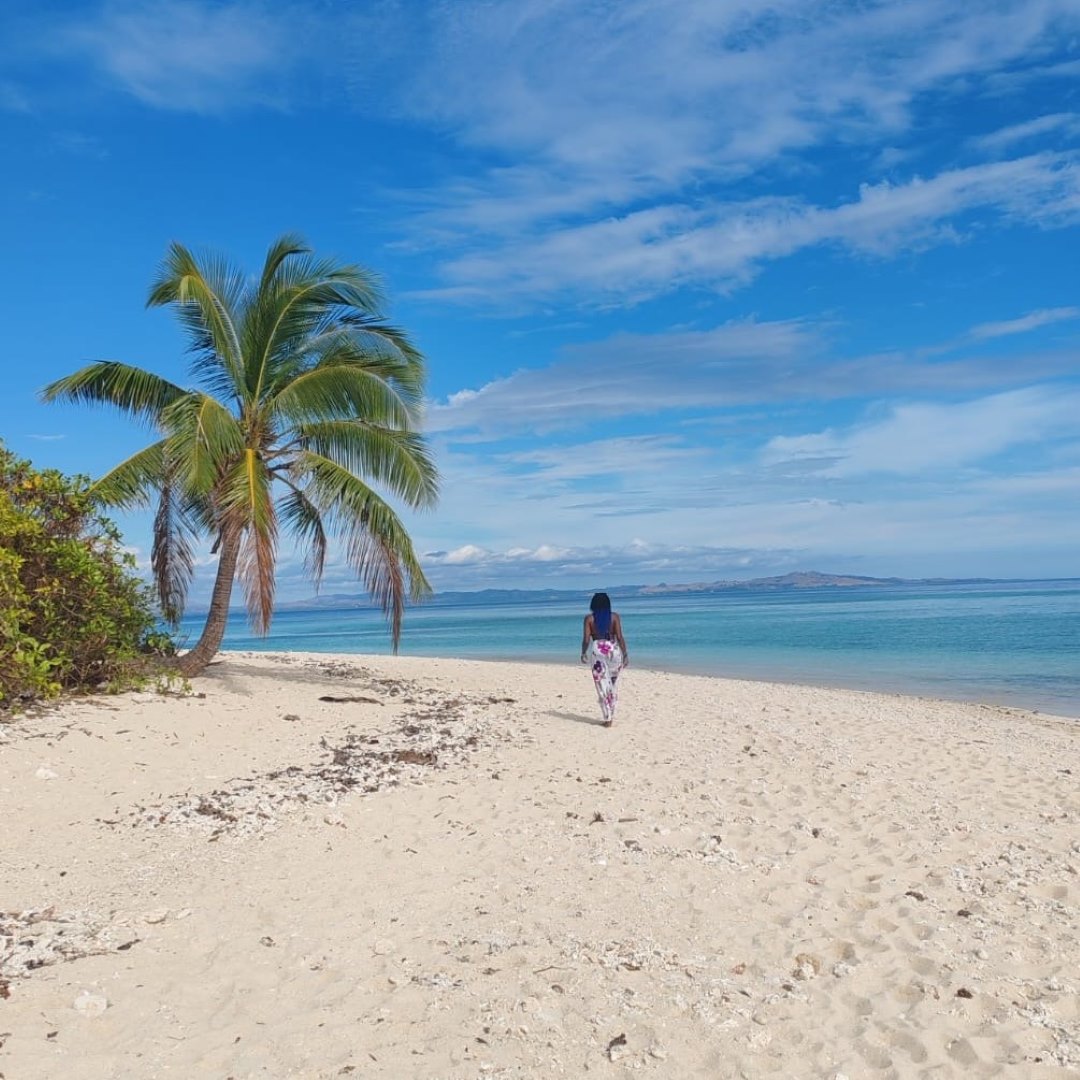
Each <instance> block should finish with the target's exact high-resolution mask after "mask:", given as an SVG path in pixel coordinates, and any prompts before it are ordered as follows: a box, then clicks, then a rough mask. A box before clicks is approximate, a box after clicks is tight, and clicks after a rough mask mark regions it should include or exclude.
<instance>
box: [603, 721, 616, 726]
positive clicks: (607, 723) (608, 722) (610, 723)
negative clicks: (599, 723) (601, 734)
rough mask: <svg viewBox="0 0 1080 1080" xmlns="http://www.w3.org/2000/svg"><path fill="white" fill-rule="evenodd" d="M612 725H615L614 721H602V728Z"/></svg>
mask: <svg viewBox="0 0 1080 1080" xmlns="http://www.w3.org/2000/svg"><path fill="white" fill-rule="evenodd" d="M614 723H615V721H614V720H605V721H604V727H611V725H612V724H614Z"/></svg>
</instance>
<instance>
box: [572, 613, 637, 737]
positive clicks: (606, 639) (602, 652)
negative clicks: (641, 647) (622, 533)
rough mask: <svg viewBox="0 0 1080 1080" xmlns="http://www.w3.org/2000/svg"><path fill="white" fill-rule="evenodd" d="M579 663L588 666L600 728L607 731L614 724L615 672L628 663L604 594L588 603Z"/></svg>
mask: <svg viewBox="0 0 1080 1080" xmlns="http://www.w3.org/2000/svg"><path fill="white" fill-rule="evenodd" d="M581 662H582V663H583V664H591V665H592V677H593V682H594V683H595V684H596V695H597V697H599V698H600V712H601V713H602V714H603V717H604V727H611V725H612V724H613V723H614V722H615V706H616V705H618V703H619V690H618V678H619V672H620V671H622V669H623V668H624V667H626V665H627V664H628V663H630V654H629V653H628V652H627V650H626V639H625V638H624V637H623V632H622V620H621V619H620V618H619V616H618V614H617V613H616V612H614V611H612V610H611V599H610V598H609V596H608V594H607V593H602V592H598V593H596V595H595V596H593V598H592V600H591V601H590V602H589V614H588V615H586V616H585V629H584V631H583V632H582V635H581Z"/></svg>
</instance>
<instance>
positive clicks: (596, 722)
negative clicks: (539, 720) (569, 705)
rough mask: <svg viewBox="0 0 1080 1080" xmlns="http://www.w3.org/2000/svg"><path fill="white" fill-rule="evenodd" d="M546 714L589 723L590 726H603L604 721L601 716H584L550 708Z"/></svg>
mask: <svg viewBox="0 0 1080 1080" xmlns="http://www.w3.org/2000/svg"><path fill="white" fill-rule="evenodd" d="M544 715H545V716H553V717H554V718H555V719H556V720H573V721H574V723H575V724H588V725H589V726H590V727H603V726H604V721H603V720H602V719H601V718H600V717H599V716H582V715H581V714H580V713H572V712H559V711H558V710H556V709H549V710H548V711H547V712H546V713H544Z"/></svg>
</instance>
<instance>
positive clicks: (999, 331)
mask: <svg viewBox="0 0 1080 1080" xmlns="http://www.w3.org/2000/svg"><path fill="white" fill-rule="evenodd" d="M1072 319H1080V308H1075V307H1060V308H1042V309H1041V310H1040V311H1032V312H1030V313H1029V314H1027V315H1022V316H1021V317H1020V318H1018V319H1005V320H1003V321H1001V322H989V323H981V324H980V325H978V326H975V327H972V329H971V337H973V338H975V339H976V340H979V341H982V340H985V339H987V338H998V337H1007V336H1009V335H1012V334H1026V333H1028V332H1029V331H1031V330H1038V329H1039V327H1041V326H1049V325H1051V324H1052V323H1058V322H1067V321H1069V320H1072Z"/></svg>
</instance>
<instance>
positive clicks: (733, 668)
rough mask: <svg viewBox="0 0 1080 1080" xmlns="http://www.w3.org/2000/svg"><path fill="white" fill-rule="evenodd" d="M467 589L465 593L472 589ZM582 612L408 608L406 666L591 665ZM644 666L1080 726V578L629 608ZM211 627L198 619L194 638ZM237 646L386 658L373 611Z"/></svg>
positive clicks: (727, 597)
mask: <svg viewBox="0 0 1080 1080" xmlns="http://www.w3.org/2000/svg"><path fill="white" fill-rule="evenodd" d="M459 595H460V594H459ZM589 596H590V593H588V592H584V591H583V592H582V596H581V600H580V602H576V603H575V602H573V601H566V600H548V599H540V598H537V599H529V600H524V601H518V602H515V603H512V604H511V603H490V602H481V598H478V599H477V602H475V603H473V602H455V603H452V604H451V603H449V602H439V603H432V604H429V605H423V606H420V607H414V608H410V609H409V611H408V612H407V614H406V617H405V627H404V632H403V634H402V639H401V649H400V652H401V653H402V654H403V655H406V656H440V657H461V658H471V659H485V660H530V661H540V662H550V663H567V664H577V663H578V655H579V653H578V647H579V645H580V642H581V620H582V618H583V617H584V615H585V613H586V611H587V608H588V599H589ZM612 600H613V602H614V605H615V608H616V610H617V611H619V612H620V613H621V614H622V619H623V626H624V629H625V632H626V638H627V645H628V646H629V649H630V653H631V658H632V662H633V664H634V665H636V666H638V667H642V668H653V669H661V670H665V671H675V672H687V673H694V674H704V675H721V676H727V677H731V678H740V679H758V680H767V681H771V682H789V683H804V684H809V685H814V686H836V687H848V688H852V689H859V690H882V691H890V692H898V693H904V694H915V695H920V696H927V697H941V698H949V699H956V700H968V701H981V702H985V703H987V704H999V705H1013V706H1019V707H1023V708H1029V709H1036V710H1039V711H1041V712H1047V713H1056V714H1059V715H1063V716H1072V717H1080V579H1073V580H1069V581H1039V582H995V583H993V584H964V585H957V584H948V585H890V586H859V587H854V588H831V589H830V588H824V589H806V590H784V591H776V592H759V591H754V590H749V589H747V590H731V591H727V592H722V593H713V594H692V593H691V594H686V593H684V594H667V595H658V596H645V597H632V596H630V597H626V598H621V597H620V596H619V595H618V592H617V590H612ZM201 627H202V620H201V618H200V617H199V616H197V615H192V616H189V617H187V618H185V620H184V624H183V625H182V627H181V637H186V638H187V640H188V643H189V644H190V643H192V642H194V640H195V639H196V638H197V636H198V633H199V631H200V630H201ZM224 648H227V649H250V650H261V651H272V652H277V651H285V650H296V651H304V652H332V653H368V654H387V653H389V652H390V643H389V638H388V636H387V632H386V628H385V623H384V621H383V619H382V615H381V614H380V613H379V612H378V611H376V610H373V609H370V608H352V607H350V608H338V609H329V608H317V609H310V610H299V609H285V610H281V611H279V612H278V613H277V614H275V616H274V622H273V627H272V629H271V632H270V634H269V636H267V637H256V636H254V635H253V634H252V633H251V631H250V630H249V629H248V627H247V624H246V621H245V619H244V616H243V614H242V613H240V612H236V613H234V614H233V615H232V616H231V617H230V622H229V627H228V630H227V632H226V637H225V643H224Z"/></svg>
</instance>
